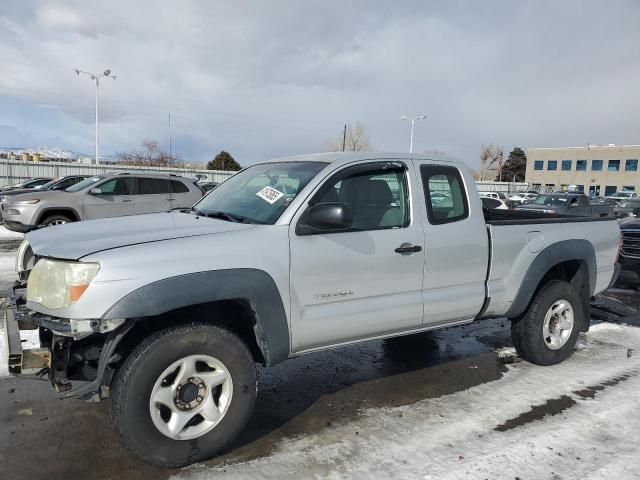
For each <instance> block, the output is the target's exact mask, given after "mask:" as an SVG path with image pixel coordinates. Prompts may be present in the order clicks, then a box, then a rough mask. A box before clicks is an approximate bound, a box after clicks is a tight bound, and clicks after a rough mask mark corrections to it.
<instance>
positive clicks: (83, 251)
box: [25, 212, 254, 260]
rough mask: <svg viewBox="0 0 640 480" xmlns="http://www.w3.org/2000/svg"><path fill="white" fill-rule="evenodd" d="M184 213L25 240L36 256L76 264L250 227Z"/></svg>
mask: <svg viewBox="0 0 640 480" xmlns="http://www.w3.org/2000/svg"><path fill="white" fill-rule="evenodd" d="M253 226H254V225H251V224H246V223H232V222H226V221H224V220H217V219H213V218H206V217H198V216H196V215H191V214H188V213H181V212H171V213H150V214H146V215H132V216H129V217H117V218H103V219H100V220H88V221H84V222H76V223H68V224H66V225H59V226H55V227H47V228H41V229H39V230H35V231H33V232H31V233H28V234H27V235H26V236H25V238H26V239H27V241H28V242H29V245H31V248H32V249H33V251H34V253H35V254H36V255H40V256H46V257H53V258H65V259H70V260H78V259H80V258H82V257H84V256H86V255H89V254H92V253H96V252H100V251H103V250H110V249H113V248H118V247H126V246H130V245H137V244H140V243H148V242H158V241H162V240H172V239H175V238H183V237H193V236H199V235H212V234H215V233H224V232H231V231H235V230H243V229H248V228H251V227H253Z"/></svg>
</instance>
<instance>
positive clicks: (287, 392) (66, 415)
mask: <svg viewBox="0 0 640 480" xmlns="http://www.w3.org/2000/svg"><path fill="white" fill-rule="evenodd" d="M9 241H10V240H8V239H4V240H3V239H2V235H1V233H0V259H1V258H2V255H3V253H2V252H4V250H2V249H3V248H6V252H7V255H8V256H11V255H10V250H11V248H10V247H9V245H8V243H7V242H9ZM13 241H14V244H15V239H14V240H13ZM2 265H3V263H2V261H1V260H0V266H2ZM11 268H13V264H12V263H11ZM0 279H3V280H2V281H5V282H9V283H10V282H11V281H12V280H13V277H12V273H11V272H10V271H8V270H4V271H2V270H0ZM614 293H615V292H614ZM612 298H613V297H612ZM615 298H624V299H625V300H624V301H625V302H627V303H628V304H631V305H637V304H638V303H640V302H639V301H638V300H639V299H640V295H638V293H637V292H629V291H623V292H622V293H620V292H618V293H617V294H616V297H615ZM612 308H613V307H612ZM607 318H608V319H609V320H612V319H614V318H613V317H612V316H611V315H610V316H609V317H607ZM509 347H510V340H509V324H508V322H506V321H502V320H491V321H485V322H479V323H478V324H473V325H468V326H465V327H457V328H451V329H448V330H444V331H439V332H433V333H430V334H421V335H414V336H410V337H404V338H399V339H394V340H388V341H371V342H365V343H362V344H358V345H352V346H349V347H344V348H339V349H336V350H333V351H328V352H319V353H314V354H309V355H306V356H303V357H300V358H297V359H293V360H290V361H287V362H285V363H283V364H280V365H278V366H276V367H275V368H273V369H269V370H262V371H260V382H259V392H258V400H257V403H256V410H255V413H254V415H253V417H252V419H251V420H250V421H249V424H248V426H247V428H246V430H245V432H244V433H243V434H242V435H241V436H240V438H239V439H238V440H237V441H236V442H235V445H234V446H233V448H232V449H230V451H229V453H227V454H226V455H223V456H221V457H219V458H217V459H214V460H212V461H210V462H208V463H207V464H203V465H198V466H194V467H190V468H187V469H183V470H178V471H175V470H164V469H159V468H154V467H150V466H148V465H145V464H142V463H140V462H138V461H137V460H135V459H134V458H132V457H131V456H130V455H129V454H128V453H127V452H126V451H125V450H124V449H123V448H122V447H121V446H120V443H119V442H118V440H117V438H116V435H115V434H114V433H113V431H112V429H111V427H110V424H109V418H108V405H107V404H90V403H85V402H80V401H75V400H66V401H59V400H58V399H57V395H56V394H55V392H54V391H53V390H52V389H51V387H50V386H49V384H48V383H47V382H45V381H28V380H22V379H16V378H4V379H2V380H0V424H1V425H2V428H0V476H1V477H2V478H12V479H13V478H29V479H40V478H42V479H45V478H46V479H47V480H51V479H57V478H64V479H65V480H73V479H76V478H78V479H91V478H99V479H116V478H118V479H121V478H127V479H160V478H167V477H175V478H180V479H196V480H200V479H209V478H216V479H217V478H234V479H235V478H278V479H279V478H309V477H316V478H383V477H394V478H421V479H424V478H427V479H428V478H433V479H436V478H437V479H440V478H443V479H448V478H453V479H457V478H474V479H475V478H485V477H486V478H492V479H494V478H509V479H513V478H516V477H519V478H521V479H523V480H524V479H529V478H535V479H538V478H594V479H595V478H607V479H609V478H613V477H616V478H617V479H623V478H635V477H636V475H635V473H636V471H637V469H638V467H640V460H639V459H640V455H638V454H639V453H640V452H639V450H638V447H637V445H638V440H640V438H638V436H639V434H638V433H637V432H640V424H639V423H640V420H638V416H637V415H636V412H635V409H636V405H637V404H638V400H640V398H639V397H640V390H639V389H638V387H639V386H640V377H639V376H638V375H639V374H640V329H638V328H636V327H634V326H629V325H623V324H612V323H602V324H600V325H596V326H595V327H594V328H593V329H592V331H591V332H590V333H589V334H588V335H586V336H584V337H583V339H582V340H581V343H580V348H579V349H578V351H577V352H576V353H575V354H574V356H573V357H571V358H570V359H569V360H568V361H567V362H565V363H563V364H561V365H558V366H554V367H547V368H542V367H536V366H533V365H530V364H527V363H524V362H516V363H513V364H510V363H509V362H511V361H513V360H515V357H514V356H513V355H512V353H511V350H510V349H509ZM0 349H1V346H0ZM0 357H2V351H1V350H0Z"/></svg>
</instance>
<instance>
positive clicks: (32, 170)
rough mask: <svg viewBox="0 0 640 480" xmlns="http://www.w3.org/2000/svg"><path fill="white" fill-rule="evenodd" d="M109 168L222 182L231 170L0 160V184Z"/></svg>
mask: <svg viewBox="0 0 640 480" xmlns="http://www.w3.org/2000/svg"><path fill="white" fill-rule="evenodd" d="M111 172H129V173H156V174H161V175H162V174H165V175H169V174H174V175H182V176H183V177H193V178H195V176H196V175H204V177H205V179H206V180H204V179H203V181H210V182H222V181H224V180H226V179H227V178H229V177H230V176H231V175H233V173H234V172H226V171H222V170H201V169H195V168H177V167H171V168H166V167H132V166H129V165H84V164H81V163H67V162H32V161H26V162H25V161H22V160H7V159H2V160H0V185H7V184H13V183H18V182H20V181H22V180H26V179H28V178H32V177H51V178H56V177H63V176H65V175H87V176H91V175H104V174H105V173H111Z"/></svg>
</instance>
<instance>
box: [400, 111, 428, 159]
mask: <svg viewBox="0 0 640 480" xmlns="http://www.w3.org/2000/svg"><path fill="white" fill-rule="evenodd" d="M425 118H427V116H426V115H420V116H418V117H409V116H407V115H402V116H401V117H400V120H411V143H410V144H409V153H413V126H414V124H415V123H416V120H424V119H425Z"/></svg>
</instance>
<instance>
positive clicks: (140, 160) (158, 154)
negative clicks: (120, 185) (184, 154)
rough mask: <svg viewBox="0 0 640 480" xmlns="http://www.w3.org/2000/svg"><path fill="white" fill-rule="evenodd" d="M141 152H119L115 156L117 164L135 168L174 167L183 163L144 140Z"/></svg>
mask: <svg viewBox="0 0 640 480" xmlns="http://www.w3.org/2000/svg"><path fill="white" fill-rule="evenodd" d="M142 146H143V149H142V150H141V151H138V150H136V151H133V152H129V153H127V152H120V153H118V154H116V159H117V160H118V162H120V163H123V164H125V165H133V166H136V167H175V166H177V165H179V164H181V163H184V162H183V161H182V160H181V159H180V158H178V157H177V156H175V155H170V154H168V153H167V152H165V151H163V150H161V149H160V147H159V146H158V142H155V141H151V140H144V141H143V142H142Z"/></svg>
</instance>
